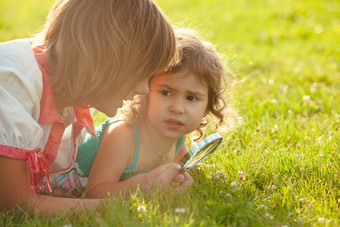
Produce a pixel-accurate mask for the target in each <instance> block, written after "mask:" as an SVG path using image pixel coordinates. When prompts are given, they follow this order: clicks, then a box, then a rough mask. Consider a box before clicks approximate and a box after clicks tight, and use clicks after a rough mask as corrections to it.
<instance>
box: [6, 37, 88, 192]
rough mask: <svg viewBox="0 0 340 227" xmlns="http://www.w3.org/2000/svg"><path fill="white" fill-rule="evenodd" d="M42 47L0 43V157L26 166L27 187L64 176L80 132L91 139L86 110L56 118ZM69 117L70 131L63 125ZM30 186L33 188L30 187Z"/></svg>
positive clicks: (71, 109)
mask: <svg viewBox="0 0 340 227" xmlns="http://www.w3.org/2000/svg"><path fill="white" fill-rule="evenodd" d="M43 50H44V49H43V47H42V46H37V47H34V48H33V50H32V47H31V45H30V43H29V41H28V40H27V39H20V40H13V41H10V42H6V43H0V155H2V156H6V157H9V158H15V159H21V160H26V162H27V166H28V167H29V169H30V174H31V187H32V190H34V185H35V186H36V189H37V191H40V190H43V189H44V187H45V188H46V186H47V187H48V188H49V190H50V191H51V188H50V186H49V183H47V184H46V185H45V186H44V187H41V186H40V180H41V179H42V178H43V177H46V180H47V181H46V182H49V180H48V178H49V175H50V174H54V173H60V172H64V171H67V170H69V169H70V168H71V167H72V165H73V162H74V160H75V157H76V153H77V149H76V148H77V144H80V143H82V141H83V138H84V136H85V132H86V131H88V132H89V133H91V134H93V135H94V127H93V120H92V116H91V114H90V110H89V109H86V108H81V107H67V108H65V109H64V112H63V114H62V115H61V114H60V113H59V111H58V110H57V107H56V104H55V101H54V100H55V99H54V92H53V88H52V86H51V84H50V83H49V80H48V74H47V73H46V67H47V66H46V64H44V63H45V62H46V59H47V55H46V54H45V53H44V52H43ZM69 115H71V116H72V117H71V118H72V122H70V123H71V124H70V125H66V126H65V122H64V120H65V119H67V118H69ZM34 182H35V184H34Z"/></svg>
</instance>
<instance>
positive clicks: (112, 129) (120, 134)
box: [103, 120, 135, 141]
mask: <svg viewBox="0 0 340 227" xmlns="http://www.w3.org/2000/svg"><path fill="white" fill-rule="evenodd" d="M103 136H104V137H110V138H111V139H113V138H117V139H119V140H128V141H130V139H131V138H132V137H135V133H134V128H133V125H132V123H130V122H127V121H124V120H120V121H115V122H112V123H110V124H108V125H107V126H106V127H105V129H104V130H103Z"/></svg>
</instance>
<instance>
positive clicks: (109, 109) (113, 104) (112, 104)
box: [93, 79, 149, 117]
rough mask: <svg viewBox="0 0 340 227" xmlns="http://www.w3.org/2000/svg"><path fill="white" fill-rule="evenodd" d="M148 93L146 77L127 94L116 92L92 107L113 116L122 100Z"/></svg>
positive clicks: (120, 105)
mask: <svg viewBox="0 0 340 227" xmlns="http://www.w3.org/2000/svg"><path fill="white" fill-rule="evenodd" d="M148 93H149V85H148V79H146V80H144V81H143V82H142V83H140V84H139V85H138V86H137V87H136V88H135V89H134V90H133V91H131V92H130V93H128V94H117V95H116V96H114V97H112V98H110V99H108V100H106V101H104V102H102V103H100V104H98V105H94V106H93V107H94V108H95V109H96V110H98V111H100V112H102V113H104V114H105V115H106V116H108V117H114V116H115V115H116V113H117V110H118V108H121V107H122V105H123V100H132V99H133V97H134V96H135V95H147V94H148Z"/></svg>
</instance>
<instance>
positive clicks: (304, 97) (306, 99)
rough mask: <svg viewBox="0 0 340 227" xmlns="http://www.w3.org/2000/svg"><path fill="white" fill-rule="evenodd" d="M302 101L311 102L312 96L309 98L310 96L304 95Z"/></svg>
mask: <svg viewBox="0 0 340 227" xmlns="http://www.w3.org/2000/svg"><path fill="white" fill-rule="evenodd" d="M302 100H303V101H309V100H310V96H309V95H304V96H303V97H302Z"/></svg>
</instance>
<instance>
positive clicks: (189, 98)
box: [187, 95, 198, 101]
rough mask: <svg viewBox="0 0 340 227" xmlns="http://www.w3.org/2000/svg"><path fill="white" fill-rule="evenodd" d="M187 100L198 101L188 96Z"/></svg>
mask: <svg viewBox="0 0 340 227" xmlns="http://www.w3.org/2000/svg"><path fill="white" fill-rule="evenodd" d="M187 100H189V101H197V100H198V99H197V98H196V97H195V96H191V95H190V96H188V97H187Z"/></svg>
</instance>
